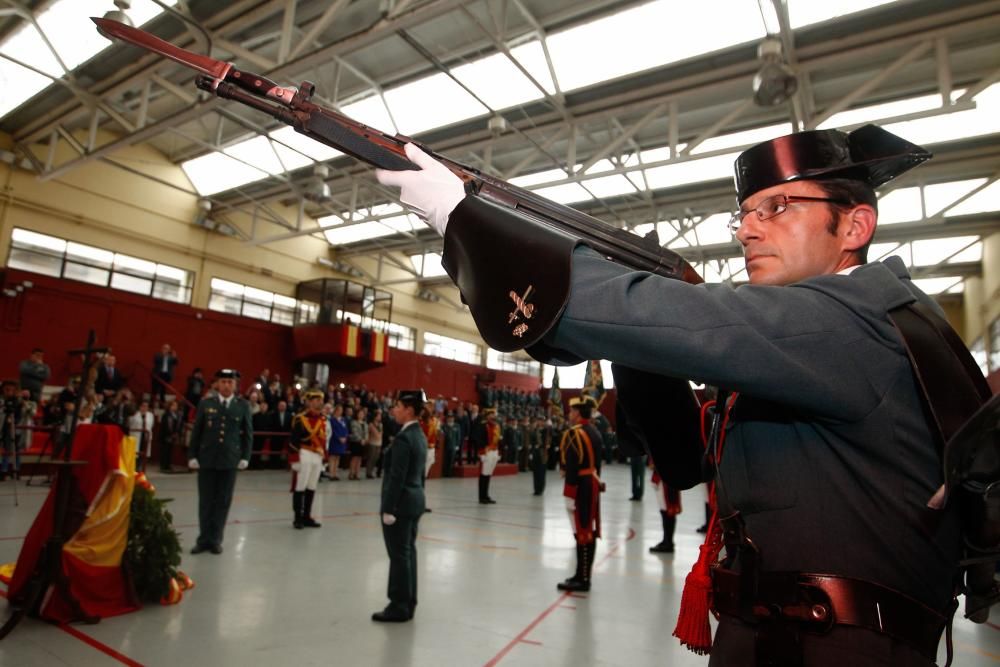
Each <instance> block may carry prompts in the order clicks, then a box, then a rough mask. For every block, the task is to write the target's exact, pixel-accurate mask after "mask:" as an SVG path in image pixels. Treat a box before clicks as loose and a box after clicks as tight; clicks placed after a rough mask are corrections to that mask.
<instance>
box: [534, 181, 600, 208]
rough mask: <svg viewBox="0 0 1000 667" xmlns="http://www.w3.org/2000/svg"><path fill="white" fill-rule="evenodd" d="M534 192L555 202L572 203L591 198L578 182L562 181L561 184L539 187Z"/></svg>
mask: <svg viewBox="0 0 1000 667" xmlns="http://www.w3.org/2000/svg"><path fill="white" fill-rule="evenodd" d="M535 193H537V194H539V195H541V196H542V197H545V198H546V199H551V200H552V201H554V202H556V203H557V204H573V203H576V202H581V201H588V200H590V199H593V197H591V196H590V194H589V193H588V192H587V191H586V190H584V189H583V187H582V186H581V185H580V184H579V183H564V184H563V185H553V186H551V187H548V188H539V189H537V190H535Z"/></svg>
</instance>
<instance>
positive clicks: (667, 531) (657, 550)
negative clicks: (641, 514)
mask: <svg viewBox="0 0 1000 667" xmlns="http://www.w3.org/2000/svg"><path fill="white" fill-rule="evenodd" d="M660 518H661V519H662V520H663V541H662V542H660V543H659V544H657V545H655V546H652V547H649V552H650V553H654V554H672V553H673V552H674V528H675V527H676V526H677V517H675V516H669V515H668V514H667V513H666V512H664V511H663V510H660Z"/></svg>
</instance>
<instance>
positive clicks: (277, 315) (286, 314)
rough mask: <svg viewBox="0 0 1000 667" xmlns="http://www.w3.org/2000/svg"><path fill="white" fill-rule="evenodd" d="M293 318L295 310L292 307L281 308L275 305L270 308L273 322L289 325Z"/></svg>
mask: <svg viewBox="0 0 1000 667" xmlns="http://www.w3.org/2000/svg"><path fill="white" fill-rule="evenodd" d="M294 319H295V310H294V309H293V308H281V307H279V306H275V307H274V308H273V309H271V321H272V322H274V323H275V324H286V325H288V326H291V325H292V323H293V321H294Z"/></svg>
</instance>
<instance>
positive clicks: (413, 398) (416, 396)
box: [396, 389, 427, 410]
mask: <svg viewBox="0 0 1000 667" xmlns="http://www.w3.org/2000/svg"><path fill="white" fill-rule="evenodd" d="M396 400H397V401H399V402H400V403H402V404H403V405H409V406H410V407H412V408H413V409H414V410H420V408H422V407H423V406H424V403H426V402H427V394H425V393H424V390H423V389H400V390H399V394H397V395H396Z"/></svg>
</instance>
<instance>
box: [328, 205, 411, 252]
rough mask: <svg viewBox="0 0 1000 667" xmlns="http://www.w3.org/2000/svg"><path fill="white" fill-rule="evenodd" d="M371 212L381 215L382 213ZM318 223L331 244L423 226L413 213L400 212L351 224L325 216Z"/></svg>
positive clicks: (365, 238) (366, 238) (391, 233)
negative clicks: (400, 213) (344, 223)
mask: <svg viewBox="0 0 1000 667" xmlns="http://www.w3.org/2000/svg"><path fill="white" fill-rule="evenodd" d="M397 208H398V207H397ZM373 214H374V215H383V214H384V213H373ZM338 221H340V222H338ZM320 225H321V226H323V227H324V228H325V229H324V230H323V233H324V235H325V236H326V239H327V241H329V242H330V243H332V244H333V245H347V244H350V243H358V242H359V241H368V240H370V239H376V238H381V237H383V236H392V235H393V234H398V233H400V232H412V231H415V230H418V229H420V228H421V227H423V226H424V223H423V222H421V221H420V219H419V218H417V216H415V215H411V214H402V215H396V216H390V217H387V218H383V219H381V220H371V221H369V222H361V223H355V224H351V225H343V222H342V220H341V219H340V218H339V217H338V216H327V217H325V218H321V219H320Z"/></svg>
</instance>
